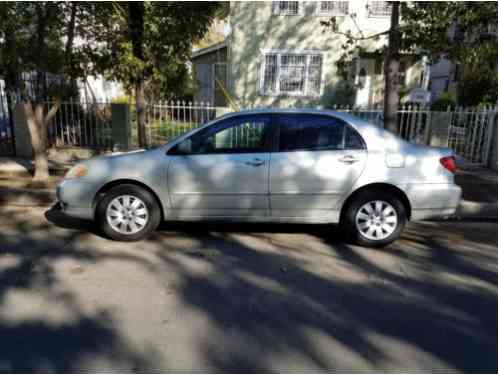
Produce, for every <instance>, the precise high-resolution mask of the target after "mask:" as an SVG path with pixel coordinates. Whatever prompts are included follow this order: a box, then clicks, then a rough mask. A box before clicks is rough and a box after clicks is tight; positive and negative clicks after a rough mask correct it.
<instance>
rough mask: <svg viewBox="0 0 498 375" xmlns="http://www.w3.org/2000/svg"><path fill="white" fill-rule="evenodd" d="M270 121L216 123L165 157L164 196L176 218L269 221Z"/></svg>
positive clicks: (259, 118) (248, 119)
mask: <svg viewBox="0 0 498 375" xmlns="http://www.w3.org/2000/svg"><path fill="white" fill-rule="evenodd" d="M270 124H271V115H269V114H268V115H264V114H263V115H240V116H234V117H230V118H228V119H225V120H221V121H220V122H217V123H215V124H213V125H211V126H209V127H207V128H205V129H203V130H201V131H199V132H197V133H195V134H193V135H192V136H191V137H189V138H187V139H186V140H184V141H183V142H182V143H181V144H179V145H177V146H176V147H174V148H173V149H172V150H171V151H170V152H169V155H170V156H171V162H170V163H169V166H168V190H169V195H170V201H171V205H172V208H173V210H174V214H176V216H178V217H203V216H215V217H247V216H256V217H262V216H263V217H264V216H268V208H269V198H268V168H269V147H270V141H269V137H270V130H271V129H270Z"/></svg>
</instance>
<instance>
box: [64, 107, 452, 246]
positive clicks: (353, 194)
mask: <svg viewBox="0 0 498 375" xmlns="http://www.w3.org/2000/svg"><path fill="white" fill-rule="evenodd" d="M454 171H455V158H454V155H453V153H452V151H451V150H450V149H444V148H432V147H427V146H421V145H416V144H411V143H408V142H405V141H404V140H402V139H400V138H398V137H396V136H394V135H393V134H391V133H390V132H388V131H385V130H383V129H380V128H379V127H377V126H375V125H372V124H370V123H368V122H365V121H363V120H360V119H358V118H356V117H353V116H350V115H347V114H344V113H337V112H331V111H318V110H280V109H265V110H250V111H243V112H238V113H232V114H229V115H226V116H223V117H221V118H218V119H216V120H214V121H212V122H210V123H208V124H206V125H204V126H202V127H200V128H198V129H195V130H193V131H191V132H190V133H187V134H185V135H183V136H181V137H179V138H177V139H175V140H173V141H171V142H169V143H168V144H166V145H164V146H161V147H158V148H156V149H152V150H148V151H137V152H130V153H124V154H118V155H109V156H103V157H96V158H92V159H89V160H86V161H84V162H82V163H80V164H77V165H76V166H74V167H73V168H72V169H71V170H70V171H69V172H68V174H67V175H66V177H65V179H64V180H63V182H62V183H61V184H60V185H59V186H58V189H57V194H58V195H57V196H58V200H59V203H60V204H59V206H60V207H61V209H62V210H63V211H64V212H65V213H66V214H67V215H70V216H74V217H78V218H84V219H91V220H95V221H96V222H98V223H99V225H100V227H101V228H102V230H103V232H104V233H105V234H106V235H107V236H109V237H111V238H113V239H116V240H123V241H134V240H138V239H141V238H143V237H144V236H145V235H146V234H148V233H150V232H151V231H153V230H155V229H156V227H157V226H158V224H159V223H160V221H161V220H186V221H194V220H229V221H251V222H285V223H290V222H293V223H339V224H340V225H341V226H342V227H343V229H344V231H343V232H344V234H345V235H346V236H347V238H348V239H349V240H351V241H354V242H356V243H358V244H361V245H365V246H383V245H386V244H388V243H390V242H392V241H394V240H395V239H396V238H398V237H399V236H400V234H401V232H402V230H403V227H404V225H405V223H406V222H407V221H408V220H423V219H428V218H440V217H445V216H449V215H452V214H453V213H454V212H455V209H456V207H457V206H458V203H459V200H460V196H461V189H460V188H459V187H458V186H457V185H455V183H454V176H453V173H454Z"/></svg>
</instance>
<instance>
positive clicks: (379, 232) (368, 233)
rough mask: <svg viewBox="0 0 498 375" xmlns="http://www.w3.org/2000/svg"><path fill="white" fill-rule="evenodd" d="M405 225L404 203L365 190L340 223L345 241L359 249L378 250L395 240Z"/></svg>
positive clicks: (380, 193)
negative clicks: (343, 230) (367, 247)
mask: <svg viewBox="0 0 498 375" xmlns="http://www.w3.org/2000/svg"><path fill="white" fill-rule="evenodd" d="M405 223H406V210H405V207H404V206H403V203H401V201H400V200H399V199H398V198H397V197H396V196H393V195H391V194H387V193H385V192H381V191H376V190H375V191H374V190H372V191H365V192H362V193H360V194H358V196H356V197H355V198H354V200H353V201H352V202H351V204H349V206H348V207H347V209H346V212H345V215H344V217H343V221H342V224H343V226H344V227H345V228H344V229H345V231H346V233H347V235H348V239H350V240H351V241H353V242H355V243H357V244H358V245H362V246H369V247H381V246H386V245H388V244H390V243H391V242H393V241H395V240H396V239H397V238H399V236H400V235H401V232H402V231H403V228H404V226H405Z"/></svg>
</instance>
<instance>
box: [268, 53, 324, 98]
mask: <svg viewBox="0 0 498 375" xmlns="http://www.w3.org/2000/svg"><path fill="white" fill-rule="evenodd" d="M322 66H323V55H322V54H321V53H267V54H265V56H264V67H263V71H262V74H261V92H262V94H264V95H293V96H319V95H320V94H321V91H322Z"/></svg>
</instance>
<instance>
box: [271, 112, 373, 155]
mask: <svg viewBox="0 0 498 375" xmlns="http://www.w3.org/2000/svg"><path fill="white" fill-rule="evenodd" d="M277 121H278V124H279V128H280V135H279V151H282V152H287V151H301V150H306V151H320V150H342V149H344V148H346V149H353V150H358V149H364V148H365V146H364V142H363V140H362V138H361V136H360V135H359V134H358V132H357V131H356V130H354V129H352V128H351V127H350V126H349V125H348V124H346V123H345V122H344V121H342V120H339V119H337V118H334V117H330V116H320V115H300V114H289V115H287V114H286V115H279V116H278V117H277Z"/></svg>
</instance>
